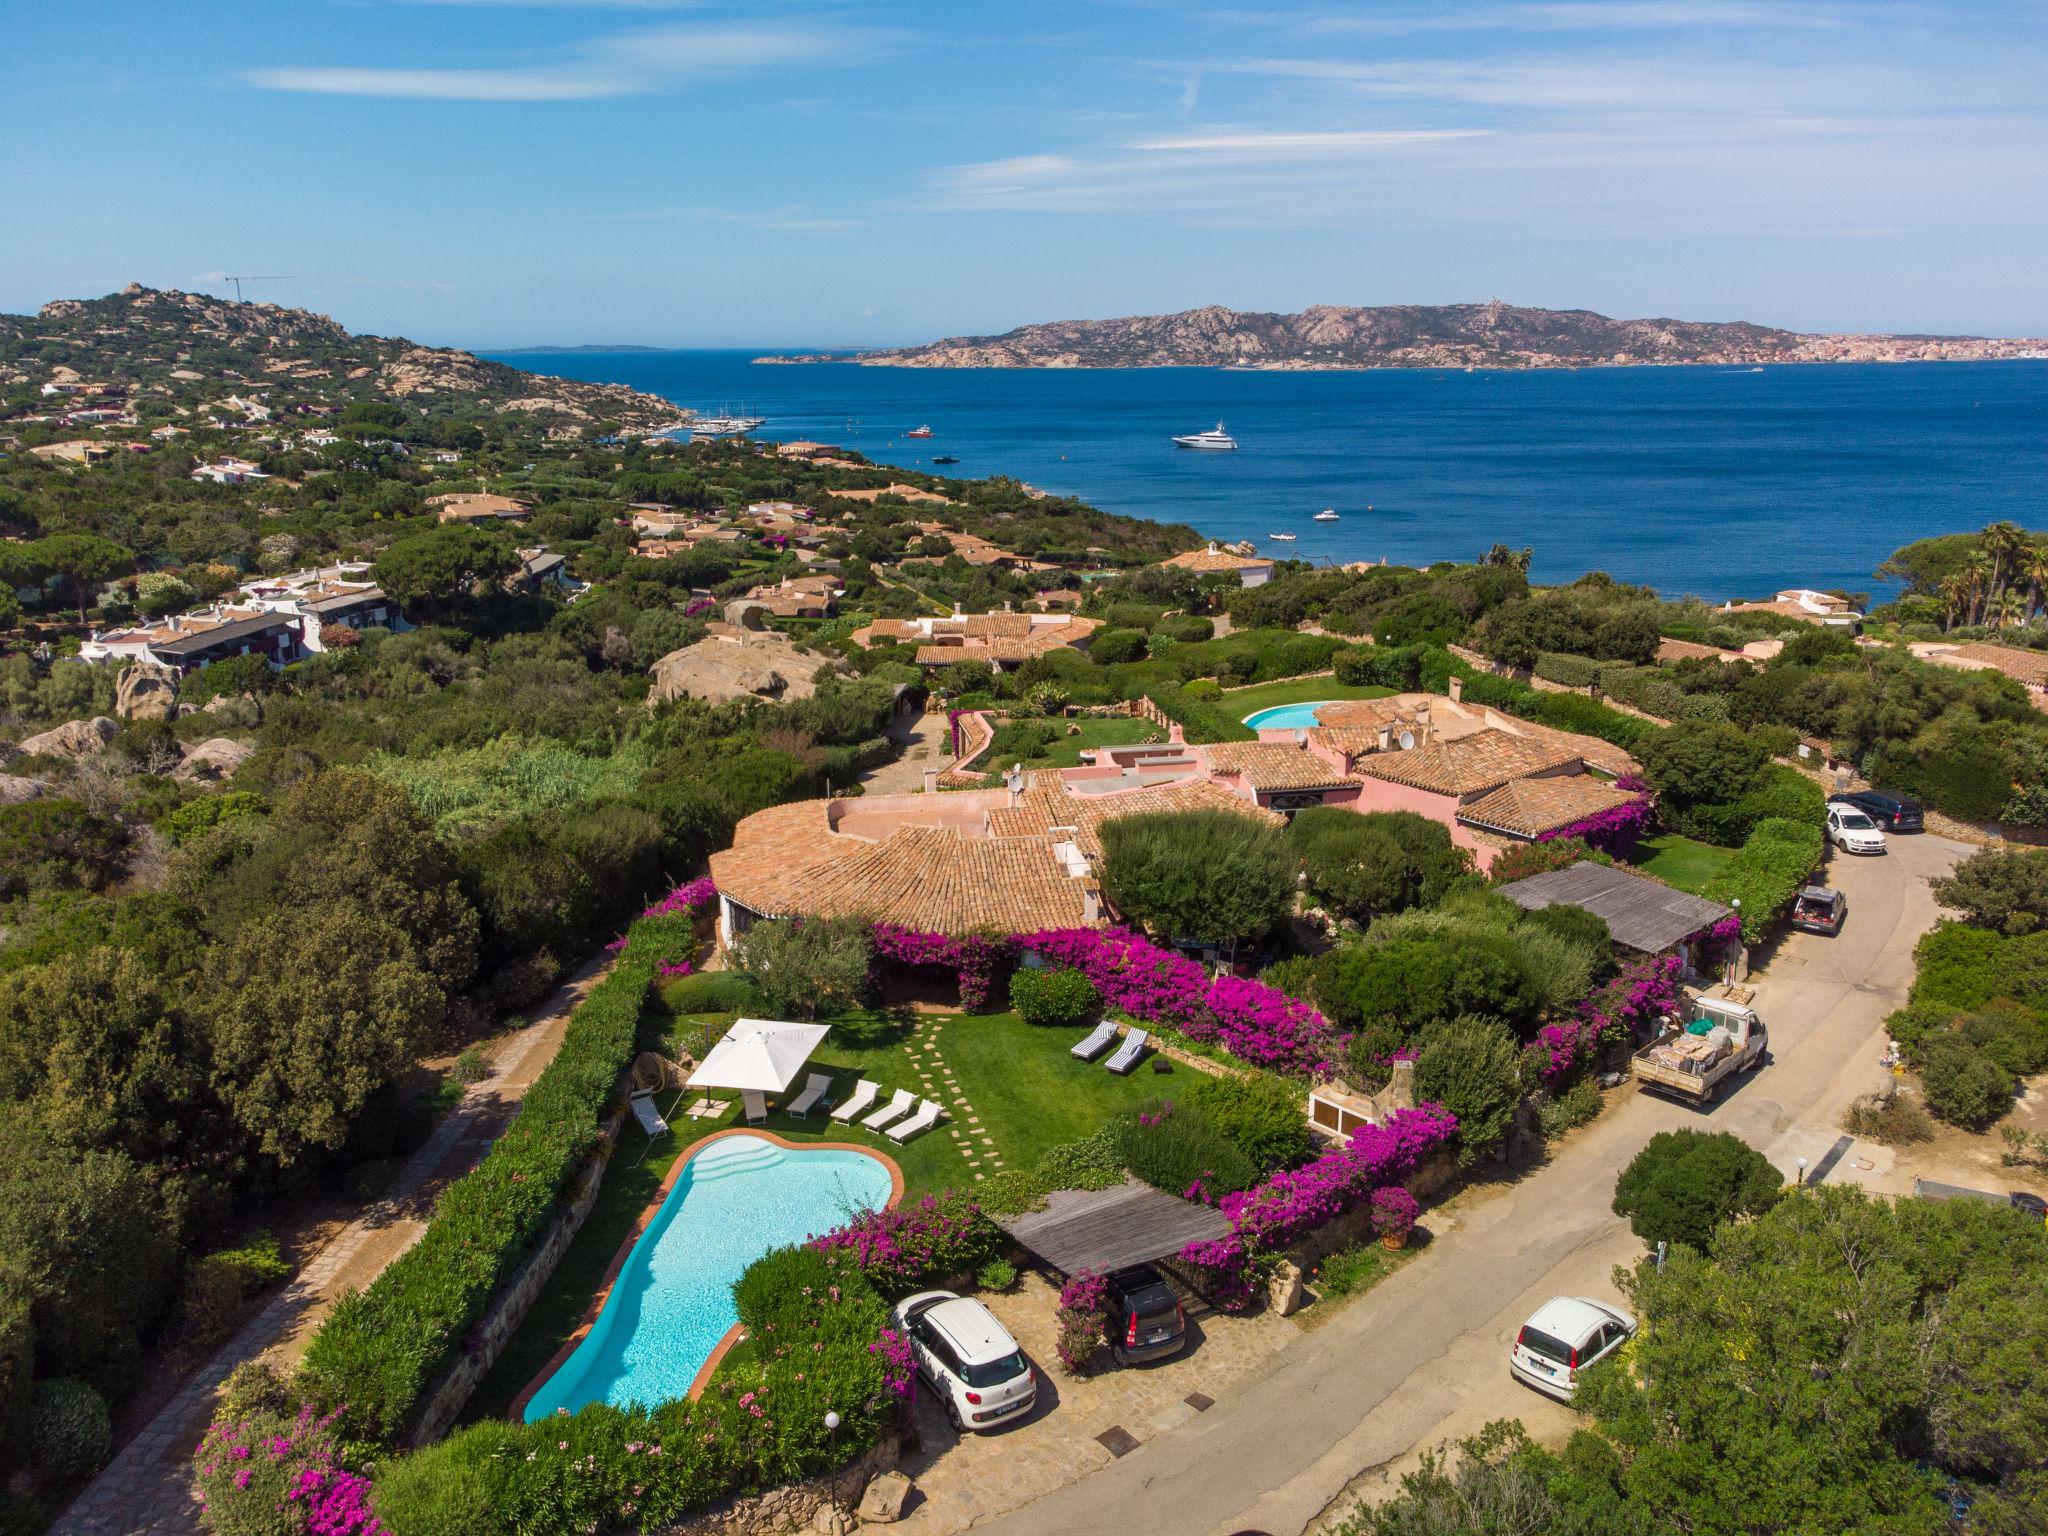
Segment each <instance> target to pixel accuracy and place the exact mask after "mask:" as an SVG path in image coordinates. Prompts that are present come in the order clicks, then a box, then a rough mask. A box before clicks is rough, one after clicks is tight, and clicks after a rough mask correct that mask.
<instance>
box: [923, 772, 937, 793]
mask: <svg viewBox="0 0 2048 1536" xmlns="http://www.w3.org/2000/svg"><path fill="white" fill-rule="evenodd" d="M924 792H925V793H926V794H928V795H936V794H937V793H938V792H939V770H938V769H936V768H927V769H925V771H924Z"/></svg>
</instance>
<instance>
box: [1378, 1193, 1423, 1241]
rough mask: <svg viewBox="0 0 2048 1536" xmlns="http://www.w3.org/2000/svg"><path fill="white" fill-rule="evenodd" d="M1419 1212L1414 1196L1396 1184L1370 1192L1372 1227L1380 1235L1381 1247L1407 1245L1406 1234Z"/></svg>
mask: <svg viewBox="0 0 2048 1536" xmlns="http://www.w3.org/2000/svg"><path fill="white" fill-rule="evenodd" d="M1421 1214H1422V1207H1421V1206H1420V1205H1418V1204H1416V1202H1415V1197H1414V1196H1413V1195H1411V1194H1409V1193H1408V1191H1407V1190H1405V1189H1403V1188H1402V1187H1401V1186H1400V1185H1398V1184H1389V1185H1388V1186H1387V1187H1386V1188H1385V1189H1376V1190H1374V1191H1373V1192H1372V1227H1373V1230H1374V1231H1375V1232H1377V1233H1379V1235H1380V1246H1381V1247H1382V1248H1393V1249H1400V1248H1405V1247H1407V1246H1408V1234H1409V1233H1410V1232H1413V1231H1414V1230H1415V1218H1416V1217H1417V1216H1419V1215H1421Z"/></svg>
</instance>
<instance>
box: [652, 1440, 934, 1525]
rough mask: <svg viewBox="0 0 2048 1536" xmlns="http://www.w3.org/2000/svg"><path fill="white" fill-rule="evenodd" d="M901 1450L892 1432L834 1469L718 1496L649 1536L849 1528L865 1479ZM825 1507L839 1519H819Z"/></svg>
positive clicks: (888, 1465) (883, 1468) (892, 1460)
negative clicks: (744, 1494)
mask: <svg viewBox="0 0 2048 1536" xmlns="http://www.w3.org/2000/svg"><path fill="white" fill-rule="evenodd" d="M901 1454H902V1444H901V1441H900V1440H899V1439H898V1438H897V1437H896V1436H895V1435H884V1436H883V1437H882V1438H881V1439H880V1440H878V1441H876V1442H875V1445H874V1448H873V1449H872V1450H870V1451H869V1452H868V1453H867V1454H866V1455H865V1456H862V1457H860V1458H859V1459H858V1460H856V1461H850V1462H848V1463H847V1464H846V1465H845V1466H843V1467H841V1468H839V1469H838V1470H837V1471H836V1472H825V1473H821V1474H820V1475H818V1476H817V1477H808V1478H805V1479H804V1480H803V1481H802V1482H800V1483H788V1484H785V1485H784V1486H783V1487H780V1488H770V1489H769V1490H768V1491H767V1492H766V1493H757V1494H754V1495H753V1496H752V1497H750V1498H743V1499H725V1500H722V1501H720V1502H719V1503H717V1504H713V1505H711V1506H710V1507H709V1508H707V1509H703V1510H700V1511H699V1512H698V1513H696V1514H694V1515H692V1516H690V1518H689V1519H687V1520H682V1521H678V1522H677V1523H676V1524H674V1525H664V1526H662V1527H661V1529H660V1530H659V1531H656V1532H654V1533H652V1536H780V1533H782V1532H784V1531H795V1530H813V1531H827V1530H836V1531H847V1530H851V1529H852V1528H853V1525H854V1520H853V1514H852V1512H853V1511H854V1510H856V1509H858V1508H859V1507H860V1501H861V1495H862V1494H863V1493H865V1492H866V1491H867V1486H868V1482H869V1480H870V1479H872V1478H873V1477H874V1476H875V1474H876V1473H878V1472H886V1471H888V1470H889V1469H890V1468H892V1467H894V1466H895V1465H896V1460H897V1458H898V1457H899V1456H900V1455H901ZM825 1509H830V1510H832V1511H834V1512H835V1514H836V1515H837V1516H838V1518H837V1519H829V1517H828V1519H829V1523H828V1522H827V1521H821V1520H820V1519H819V1518H818V1515H819V1511H820V1510H825Z"/></svg>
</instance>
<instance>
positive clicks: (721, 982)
mask: <svg viewBox="0 0 2048 1536" xmlns="http://www.w3.org/2000/svg"><path fill="white" fill-rule="evenodd" d="M660 991H661V1001H662V1005H663V1006H664V1007H666V1008H667V1009H668V1010H669V1012H671V1013H754V1012H761V1011H765V1008H766V1004H767V999H766V998H764V997H763V996H762V995H761V991H760V989H759V988H758V987H756V986H755V985H754V984H753V982H752V981H750V980H749V979H748V978H747V977H746V976H744V975H743V974H741V973H740V972H738V971H698V972H697V973H696V974H695V975H692V976H675V977H669V978H667V979H664V980H663V981H662V983H661V988H660Z"/></svg>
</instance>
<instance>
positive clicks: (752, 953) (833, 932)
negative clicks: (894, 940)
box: [733, 917, 875, 1019]
mask: <svg viewBox="0 0 2048 1536" xmlns="http://www.w3.org/2000/svg"><path fill="white" fill-rule="evenodd" d="M874 956H875V940H874V935H873V933H872V931H871V930H870V928H869V925H868V923H867V922H866V920H865V919H862V918H858V917H812V918H804V919H801V920H791V921H788V922H762V923H756V924H754V926H753V927H751V928H749V929H748V930H747V931H746V933H745V934H743V935H742V936H741V937H740V940H739V942H738V943H737V944H736V945H734V947H733V963H734V964H735V965H737V966H738V967H739V969H740V971H741V972H742V973H743V974H744V975H745V976H746V978H747V980H749V981H751V982H752V983H753V984H754V986H755V988H756V989H757V990H759V992H760V994H761V995H762V997H764V998H766V999H767V1000H768V1003H769V1004H770V1006H772V1007H774V1008H777V1009H779V1010H782V1011H783V1012H786V1013H793V1014H796V1015H798V1016H799V1017H801V1018H806V1019H808V1018H815V1017H817V1016H818V1015H819V1014H820V1013H838V1012H842V1011H844V1010H845V1009H848V1008H852V1007H854V1006H856V1005H857V1004H858V1003H859V1002H860V1000H861V999H862V998H863V997H865V996H866V995H867V992H868V973H869V970H870V968H871V967H872V965H873V963H874Z"/></svg>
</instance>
